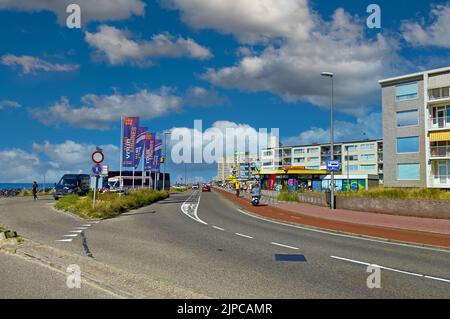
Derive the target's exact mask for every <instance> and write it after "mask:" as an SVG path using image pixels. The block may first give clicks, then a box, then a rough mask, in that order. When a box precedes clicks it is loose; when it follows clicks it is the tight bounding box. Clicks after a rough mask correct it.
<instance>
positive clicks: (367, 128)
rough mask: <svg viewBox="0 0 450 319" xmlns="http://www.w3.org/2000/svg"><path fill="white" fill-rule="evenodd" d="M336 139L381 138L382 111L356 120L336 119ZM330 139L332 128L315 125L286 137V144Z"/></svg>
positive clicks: (327, 140) (321, 141) (284, 141)
mask: <svg viewBox="0 0 450 319" xmlns="http://www.w3.org/2000/svg"><path fill="white" fill-rule="evenodd" d="M334 135H335V141H337V142H343V141H350V140H359V139H361V140H362V139H366V138H368V139H379V138H381V137H382V122H381V113H371V114H369V115H366V116H363V117H360V118H358V119H357V120H356V123H355V122H346V121H336V122H335V132H334ZM329 141H330V129H329V128H320V127H313V128H311V129H309V130H307V131H304V132H301V133H300V134H299V135H296V136H291V137H287V138H284V139H283V140H282V143H283V144H284V145H304V144H316V143H328V142H329Z"/></svg>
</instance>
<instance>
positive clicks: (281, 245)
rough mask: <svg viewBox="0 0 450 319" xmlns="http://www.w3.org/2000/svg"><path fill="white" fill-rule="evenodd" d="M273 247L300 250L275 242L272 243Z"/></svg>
mask: <svg viewBox="0 0 450 319" xmlns="http://www.w3.org/2000/svg"><path fill="white" fill-rule="evenodd" d="M271 244H272V245H275V246H280V247H284V248H289V249H294V250H298V249H299V248H297V247H293V246H289V245H284V244H280V243H275V242H271Z"/></svg>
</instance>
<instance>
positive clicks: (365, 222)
mask: <svg viewBox="0 0 450 319" xmlns="http://www.w3.org/2000/svg"><path fill="white" fill-rule="evenodd" d="M214 190H216V191H217V192H218V193H221V194H222V195H224V196H225V197H226V198H228V199H230V200H232V201H234V202H236V203H238V204H239V205H240V206H242V207H243V208H244V209H246V210H248V211H250V212H252V213H255V214H258V215H261V216H264V217H268V218H272V219H276V220H280V221H287V222H291V223H297V224H302V225H309V226H314V227H318V228H323V229H330V230H336V231H342V232H349V233H353V234H360V235H368V236H374V237H380V238H386V239H394V240H400V241H406V242H414V243H421V244H430V245H437V246H443V247H450V220H444V219H433V218H420V217H409V216H396V215H388V214H377V213H369V212H359V211H350V210H343V209H336V210H334V211H332V210H330V209H329V208H327V207H321V206H315V205H311V204H306V203H294V202H292V203H291V202H277V201H276V200H269V201H267V200H265V199H263V200H262V203H261V206H258V207H253V206H252V205H251V203H250V201H251V196H250V194H246V193H244V194H243V195H241V197H240V198H236V196H235V195H234V194H233V193H231V192H228V191H226V190H223V189H217V188H214ZM266 203H269V204H266Z"/></svg>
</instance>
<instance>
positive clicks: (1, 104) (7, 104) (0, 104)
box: [0, 100, 22, 110]
mask: <svg viewBox="0 0 450 319" xmlns="http://www.w3.org/2000/svg"><path fill="white" fill-rule="evenodd" d="M19 107H22V105H20V103H18V102H16V101H11V100H3V101H0V110H1V109H6V108H12V109H17V108H19Z"/></svg>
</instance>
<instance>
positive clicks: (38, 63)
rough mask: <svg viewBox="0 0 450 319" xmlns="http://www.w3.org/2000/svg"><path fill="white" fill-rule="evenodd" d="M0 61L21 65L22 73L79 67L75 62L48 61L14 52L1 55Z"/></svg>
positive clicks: (60, 70)
mask: <svg viewBox="0 0 450 319" xmlns="http://www.w3.org/2000/svg"><path fill="white" fill-rule="evenodd" d="M0 61H1V63H2V64H4V65H7V66H11V67H17V66H18V67H21V68H22V73H23V74H29V73H32V74H35V73H36V72H37V71H44V72H71V71H75V70H78V68H79V67H80V66H79V65H76V64H56V63H50V62H47V61H45V60H42V59H40V58H37V57H33V56H28V55H22V56H17V55H14V54H5V55H3V56H2V57H1V60H0Z"/></svg>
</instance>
